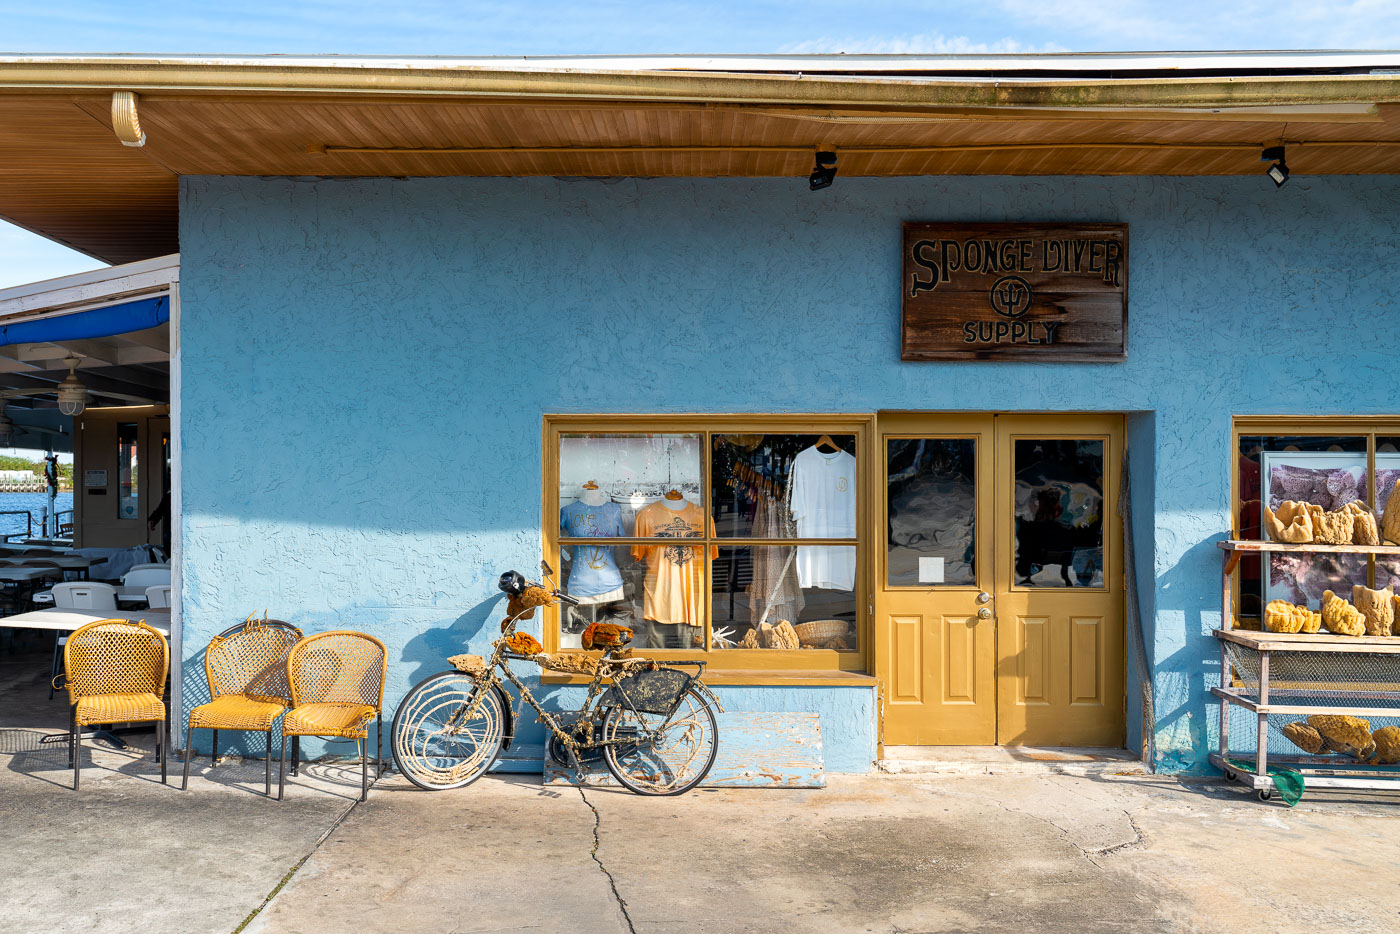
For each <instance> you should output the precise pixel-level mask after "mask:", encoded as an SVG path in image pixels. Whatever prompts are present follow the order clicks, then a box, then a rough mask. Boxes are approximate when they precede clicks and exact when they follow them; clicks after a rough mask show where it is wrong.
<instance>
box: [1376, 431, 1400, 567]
mask: <svg viewBox="0 0 1400 934" xmlns="http://www.w3.org/2000/svg"><path fill="white" fill-rule="evenodd" d="M1396 481H1400V438H1391V437H1377V438H1376V523H1377V525H1379V524H1380V522H1381V520H1382V519H1383V518H1384V516H1385V507H1386V504H1387V503H1388V502H1389V500H1390V494H1391V492H1392V491H1394V489H1395V484H1396ZM1396 544H1400V542H1397V543H1396ZM1390 585H1394V587H1395V589H1396V591H1397V592H1400V558H1391V557H1384V556H1378V557H1377V558H1376V587H1377V588H1378V589H1381V590H1384V589H1385V588H1386V587H1387V586H1390Z"/></svg>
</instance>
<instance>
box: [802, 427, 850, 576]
mask: <svg viewBox="0 0 1400 934" xmlns="http://www.w3.org/2000/svg"><path fill="white" fill-rule="evenodd" d="M791 483H792V517H793V519H794V520H796V522H797V537H798V538H855V537H856V459H855V457H854V456H852V455H850V454H847V453H846V452H845V451H837V452H836V453H834V454H823V453H822V452H821V451H819V450H818V449H817V448H815V447H810V448H807V449H806V450H805V451H802V452H801V453H799V454H798V455H797V457H795V458H794V459H793V462H792V481H791ZM797 580H798V582H799V583H800V584H801V586H803V587H822V588H825V589H827V590H855V587H856V550H855V547H854V546H851V545H802V546H800V547H799V548H798V549H797Z"/></svg>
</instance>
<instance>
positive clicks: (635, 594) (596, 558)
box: [559, 545, 646, 649]
mask: <svg viewBox="0 0 1400 934" xmlns="http://www.w3.org/2000/svg"><path fill="white" fill-rule="evenodd" d="M559 563H560V570H561V574H560V577H559V580H561V581H563V582H564V589H565V590H568V591H569V592H570V593H571V594H573V595H574V596H575V597H577V598H578V599H579V602H580V604H581V605H580V606H577V607H570V606H562V605H561V606H560V608H559V625H560V633H559V647H560V648H564V649H578V648H582V647H583V643H582V642H581V641H580V636H582V634H583V630H584V629H586V628H587V627H588V625H589V624H590V623H616V624H618V625H620V626H626V627H627V628H629V629H631V630H633V632H634V636H633V643H632V644H633V645H640V644H641V643H642V642H643V641H645V631H644V630H640V629H639V627H638V625H637V620H638V619H640V618H641V612H642V605H641V595H642V587H641V580H642V577H643V576H644V575H645V573H646V568H645V566H643V565H641V564H639V563H637V562H636V561H633V560H632V554H631V549H629V548H628V547H627V546H625V545H621V546H617V547H613V548H595V547H594V546H592V545H564V546H562V547H561V548H560V549H559ZM594 565H599V566H605V567H607V568H611V569H612V570H613V571H615V572H616V580H617V585H616V586H615V587H613V588H612V589H609V590H598V589H594V588H591V587H589V586H587V583H588V582H590V581H594V580H597V579H598V578H599V576H600V573H599V568H598V567H594ZM576 591H579V592H576ZM582 591H588V592H582Z"/></svg>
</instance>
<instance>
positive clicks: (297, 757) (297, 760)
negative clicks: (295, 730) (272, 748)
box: [292, 736, 301, 778]
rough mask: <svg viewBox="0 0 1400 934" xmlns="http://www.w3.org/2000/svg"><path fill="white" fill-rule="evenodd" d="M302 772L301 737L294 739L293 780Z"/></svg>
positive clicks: (294, 737)
mask: <svg viewBox="0 0 1400 934" xmlns="http://www.w3.org/2000/svg"><path fill="white" fill-rule="evenodd" d="M300 770H301V737H300V736H293V737H292V778H296V777H297V773H298V772H299V771H300Z"/></svg>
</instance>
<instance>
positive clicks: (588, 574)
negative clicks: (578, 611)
mask: <svg viewBox="0 0 1400 934" xmlns="http://www.w3.org/2000/svg"><path fill="white" fill-rule="evenodd" d="M559 527H560V529H561V530H562V532H563V534H564V535H567V536H570V537H573V538H616V537H617V536H619V535H621V534H622V507H621V506H619V505H618V504H617V503H614V502H612V501H608V502H606V503H603V504H602V505H599V506H590V505H588V504H587V503H583V502H579V501H578V500H575V501H574V502H572V503H570V504H569V505H567V506H565V507H563V508H562V509H560V510H559ZM573 552H574V560H573V566H572V568H571V570H570V571H569V582H568V591H569V593H571V594H573V595H574V596H575V597H596V596H597V595H598V594H603V593H608V592H609V591H612V590H616V589H617V588H619V587H621V586H622V572H621V571H619V570H618V569H617V558H616V557H615V556H614V555H613V550H612V548H610V547H608V546H605V545H575V546H573Z"/></svg>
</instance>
